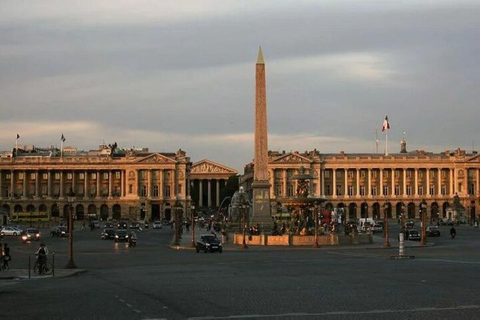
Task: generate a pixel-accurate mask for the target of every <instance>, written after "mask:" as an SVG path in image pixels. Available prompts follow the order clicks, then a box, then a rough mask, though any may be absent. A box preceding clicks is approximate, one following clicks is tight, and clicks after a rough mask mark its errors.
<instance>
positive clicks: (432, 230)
mask: <svg viewBox="0 0 480 320" xmlns="http://www.w3.org/2000/svg"><path fill="white" fill-rule="evenodd" d="M426 231H427V237H440V228H438V227H437V226H428V227H427V230H426Z"/></svg>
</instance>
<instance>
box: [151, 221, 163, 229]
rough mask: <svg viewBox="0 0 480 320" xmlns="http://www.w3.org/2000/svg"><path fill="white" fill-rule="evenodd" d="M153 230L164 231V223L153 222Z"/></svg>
mask: <svg viewBox="0 0 480 320" xmlns="http://www.w3.org/2000/svg"><path fill="white" fill-rule="evenodd" d="M153 229H162V222H161V221H154V222H153Z"/></svg>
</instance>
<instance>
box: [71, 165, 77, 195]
mask: <svg viewBox="0 0 480 320" xmlns="http://www.w3.org/2000/svg"><path fill="white" fill-rule="evenodd" d="M76 180H77V179H75V170H72V191H73V192H74V193H75V194H77V186H76V183H77V181H76Z"/></svg>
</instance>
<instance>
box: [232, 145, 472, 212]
mask: <svg viewBox="0 0 480 320" xmlns="http://www.w3.org/2000/svg"><path fill="white" fill-rule="evenodd" d="M300 167H304V168H305V169H306V173H310V174H312V175H313V176H314V177H315V179H314V180H313V181H312V182H311V186H310V190H311V193H313V194H314V196H320V197H325V198H327V199H328V201H327V202H326V203H325V206H326V208H328V209H330V210H333V209H335V208H337V209H342V210H341V211H342V212H345V214H346V217H347V218H351V219H358V218H368V217H370V218H374V219H375V218H378V219H380V218H384V217H385V213H386V214H388V216H389V217H391V218H400V216H401V214H402V212H404V213H405V215H404V217H405V218H411V219H418V218H420V216H421V210H420V204H421V203H423V204H425V205H426V211H427V217H428V219H430V220H431V221H437V220H438V219H442V218H450V217H449V216H448V214H447V212H448V208H450V207H452V205H453V200H454V197H455V196H458V198H459V201H460V204H461V205H462V206H463V208H465V212H466V217H465V218H466V219H468V221H473V219H478V216H477V210H476V208H477V207H478V205H479V201H480V155H479V154H476V153H470V154H468V153H466V152H465V151H463V150H460V149H458V150H456V151H454V152H450V151H445V152H443V153H430V152H425V151H413V152H409V153H405V152H404V153H398V154H389V155H381V154H347V153H344V152H341V153H339V154H321V153H320V152H319V151H317V150H313V151H306V152H303V153H299V152H290V153H285V152H281V153H280V152H269V159H268V171H269V183H270V185H271V187H270V198H271V199H272V204H274V203H275V199H277V198H282V197H291V196H294V194H295V190H296V188H297V186H296V183H297V182H296V181H294V180H291V179H290V178H291V177H292V176H294V175H295V174H298V172H299V169H300ZM253 170H254V166H253V164H252V163H250V164H248V165H247V166H246V167H245V171H244V175H243V176H241V178H240V185H241V186H243V187H244V189H245V190H246V192H248V193H249V194H250V195H251V194H252V183H253V182H254V180H253ZM273 207H274V206H273V205H272V211H273V210H275V209H274V208H273Z"/></svg>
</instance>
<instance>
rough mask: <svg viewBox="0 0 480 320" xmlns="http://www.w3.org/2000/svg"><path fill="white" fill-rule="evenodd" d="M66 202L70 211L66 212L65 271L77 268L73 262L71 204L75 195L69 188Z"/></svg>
mask: <svg viewBox="0 0 480 320" xmlns="http://www.w3.org/2000/svg"><path fill="white" fill-rule="evenodd" d="M67 202H68V204H69V209H70V210H69V212H68V262H67V265H66V266H65V269H76V268H77V266H76V265H75V263H74V262H73V203H74V202H75V193H74V192H73V190H72V189H71V188H70V192H69V193H68V195H67Z"/></svg>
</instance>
